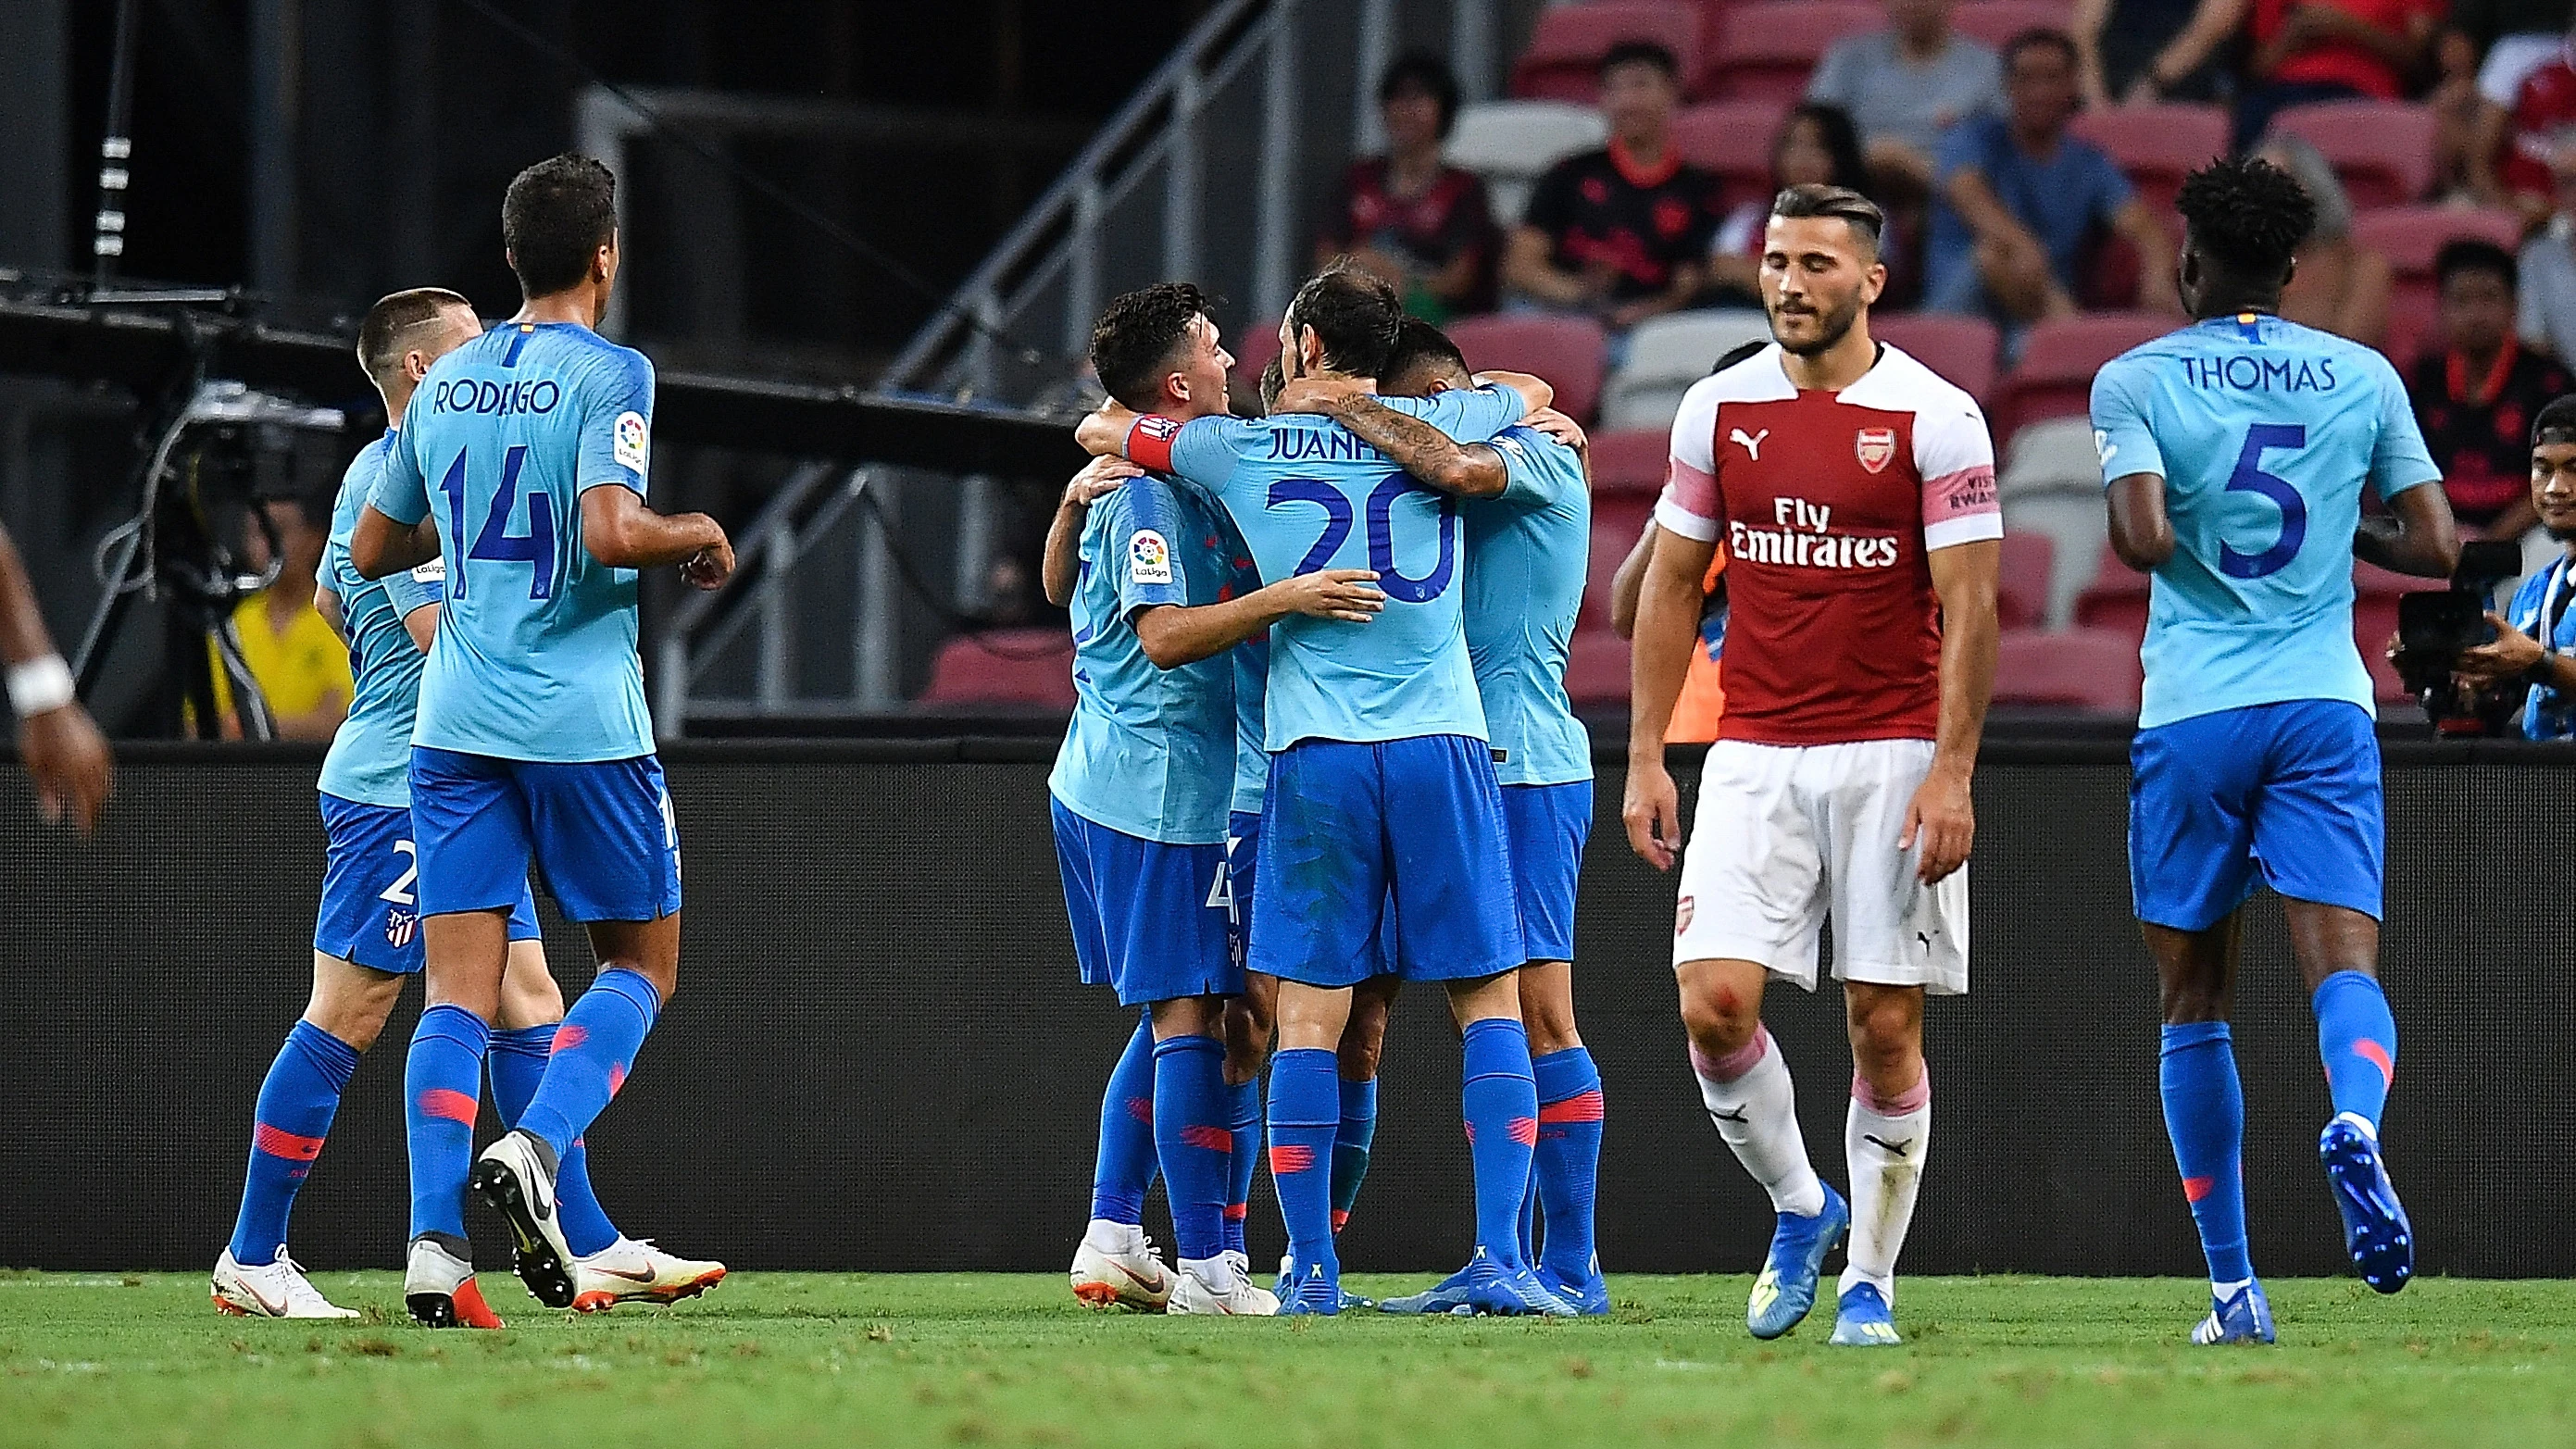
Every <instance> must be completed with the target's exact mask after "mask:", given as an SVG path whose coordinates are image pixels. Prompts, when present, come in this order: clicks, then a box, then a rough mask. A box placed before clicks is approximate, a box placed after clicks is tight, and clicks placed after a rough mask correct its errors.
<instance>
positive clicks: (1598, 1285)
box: [1536, 1259, 1610, 1318]
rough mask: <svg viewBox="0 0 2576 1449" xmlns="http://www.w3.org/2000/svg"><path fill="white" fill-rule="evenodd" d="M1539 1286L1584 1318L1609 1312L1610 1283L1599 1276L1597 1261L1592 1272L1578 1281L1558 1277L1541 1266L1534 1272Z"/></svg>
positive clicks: (1596, 1316) (1595, 1316) (1544, 1266)
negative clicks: (1536, 1274)
mask: <svg viewBox="0 0 2576 1449" xmlns="http://www.w3.org/2000/svg"><path fill="white" fill-rule="evenodd" d="M1536 1271H1537V1273H1538V1281H1539V1283H1540V1285H1541V1286H1542V1287H1544V1288H1546V1289H1547V1291H1548V1292H1550V1293H1553V1294H1555V1295H1556V1296H1557V1297H1558V1298H1560V1299H1563V1300H1564V1301H1565V1303H1566V1305H1567V1306H1568V1307H1571V1308H1572V1309H1573V1310H1574V1311H1575V1312H1576V1313H1577V1314H1579V1315H1581V1316H1582V1317H1585V1318H1600V1317H1603V1316H1604V1315H1606V1314H1608V1313H1609V1311H1610V1281H1609V1280H1608V1279H1606V1278H1604V1277H1602V1276H1601V1267H1600V1263H1599V1260H1597V1259H1596V1260H1595V1261H1594V1263H1593V1268H1592V1272H1591V1273H1590V1274H1589V1275H1588V1276H1586V1277H1584V1278H1583V1279H1581V1280H1580V1281H1568V1280H1566V1279H1564V1278H1560V1277H1558V1276H1557V1275H1556V1274H1555V1273H1554V1272H1552V1271H1550V1270H1549V1269H1548V1268H1547V1267H1546V1265H1544V1264H1542V1265H1540V1266H1539V1268H1538V1269H1537V1270H1536Z"/></svg>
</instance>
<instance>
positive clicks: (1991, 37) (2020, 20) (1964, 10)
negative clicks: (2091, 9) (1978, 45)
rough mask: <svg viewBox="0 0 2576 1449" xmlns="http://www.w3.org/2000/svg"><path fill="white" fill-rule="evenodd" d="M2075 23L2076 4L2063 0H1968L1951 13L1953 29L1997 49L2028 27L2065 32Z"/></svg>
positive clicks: (2028, 28) (2029, 28) (1951, 26)
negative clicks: (2063, 1)
mask: <svg viewBox="0 0 2576 1449" xmlns="http://www.w3.org/2000/svg"><path fill="white" fill-rule="evenodd" d="M2074 24H2075V7H2074V5H2073V4H2071V3H2061V0H1967V3H1966V4H1964V5H1961V6H1959V7H1957V8H1956V9H1954V10H1952V11H1951V12H1950V28H1951V29H1952V30H1955V31H1957V32H1959V33H1960V34H1961V35H1964V36H1966V37H1968V38H1969V39H1970V40H1982V41H1984V42H1985V43H1986V44H1988V45H1991V46H1993V47H1995V48H1996V49H1997V50H2001V49H2003V47H2004V43H2005V42H2006V41H2008V40H2011V39H2012V38H2013V37H2014V36H2016V35H2019V34H2021V33H2022V32H2023V31H2025V30H2054V31H2057V32H2058V33H2060V34H2064V33H2065V32H2066V31H2067V30H2069V29H2071V28H2073V26H2074Z"/></svg>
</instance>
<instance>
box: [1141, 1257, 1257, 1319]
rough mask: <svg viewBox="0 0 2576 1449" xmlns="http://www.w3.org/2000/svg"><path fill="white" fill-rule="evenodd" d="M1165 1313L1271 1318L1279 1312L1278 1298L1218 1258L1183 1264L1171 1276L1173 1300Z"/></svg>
mask: <svg viewBox="0 0 2576 1449" xmlns="http://www.w3.org/2000/svg"><path fill="white" fill-rule="evenodd" d="M1202 1275H1204V1276H1202ZM1163 1311H1164V1312H1166V1313H1207V1314H1216V1315H1219V1316H1223V1317H1229V1318H1269V1317H1272V1316H1274V1315H1276V1314H1277V1313H1278V1312H1279V1295H1278V1294H1276V1293H1273V1292H1271V1291H1270V1290H1269V1289H1267V1288H1262V1287H1258V1286H1256V1285H1255V1284H1254V1283H1253V1281H1252V1279H1251V1278H1249V1277H1247V1276H1246V1275H1244V1274H1243V1273H1241V1272H1238V1271H1236V1269H1235V1266H1234V1265H1233V1264H1232V1263H1230V1262H1228V1261H1226V1260H1225V1259H1224V1258H1223V1257H1216V1258H1210V1259H1208V1260H1207V1261H1206V1262H1204V1263H1184V1264H1182V1265H1181V1271H1179V1272H1178V1273H1175V1274H1173V1275H1172V1298H1171V1302H1170V1303H1169V1304H1167V1305H1166V1306H1165V1307H1164V1309H1163Z"/></svg>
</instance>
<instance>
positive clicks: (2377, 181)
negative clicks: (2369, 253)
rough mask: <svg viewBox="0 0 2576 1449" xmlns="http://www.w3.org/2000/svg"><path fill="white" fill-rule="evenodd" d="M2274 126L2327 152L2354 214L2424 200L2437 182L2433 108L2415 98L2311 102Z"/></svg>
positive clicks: (2274, 120)
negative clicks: (2349, 198) (2434, 168)
mask: <svg viewBox="0 0 2576 1449" xmlns="http://www.w3.org/2000/svg"><path fill="white" fill-rule="evenodd" d="M2272 129H2273V130H2275V131H2279V132H2282V133H2283V134H2286V135H2291V136H2297V137H2299V138H2301V139H2303V140H2305V141H2306V142H2307V143H2308V144H2309V145H2311V146H2314V147H2316V148H2317V150H2318V151H2319V152H2321V153H2323V154H2324V156H2325V158H2326V162H2327V164H2328V165H2331V166H2333V167H2334V169H2335V175H2336V176H2337V177H2339V178H2341V180H2342V181H2343V187H2344V190H2345V192H2346V193H2348V194H2349V195H2350V196H2351V198H2352V209H2353V211H2354V213H2355V214H2359V213H2361V212H2365V211H2370V210H2374V209H2376V208H2379V207H2383V206H2403V205H2406V204H2407V203H2408V202H2412V201H2416V200H2420V199H2421V198H2422V197H2423V195H2424V193H2425V191H2426V190H2428V189H2429V188H2430V187H2431V186H2432V184H2433V131H2434V121H2433V110H2432V108H2431V107H2430V106H2424V105H2419V104H2416V103H2415V102H2412V101H2369V100H2352V101H2311V102H2309V103H2308V104H2307V105H2304V106H2291V107H2289V108H2288V109H2286V110H2284V111H2282V112H2281V113H2280V114H2279V115H2277V116H2275V117H2273V118H2272Z"/></svg>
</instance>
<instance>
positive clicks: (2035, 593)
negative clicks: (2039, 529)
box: [1995, 532, 2057, 629]
mask: <svg viewBox="0 0 2576 1449" xmlns="http://www.w3.org/2000/svg"><path fill="white" fill-rule="evenodd" d="M2056 565H2057V541H2056V540H2054V539H2052V538H2050V537H2049V536H2048V535H2047V534H2044V533H2013V532H2006V533H2005V534H2004V558H2003V577H2002V579H2001V581H2000V583H1999V585H1998V587H1997V591H1996V596H1995V617H1996V618H1997V620H1998V621H2000V622H2001V623H2002V625H2003V626H2004V627H2005V628H2007V629H2037V628H2040V627H2041V626H2043V625H2045V624H2046V623H2047V622H2048V586H2049V580H2050V575H2051V574H2053V573H2054V572H2055V571H2056Z"/></svg>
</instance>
